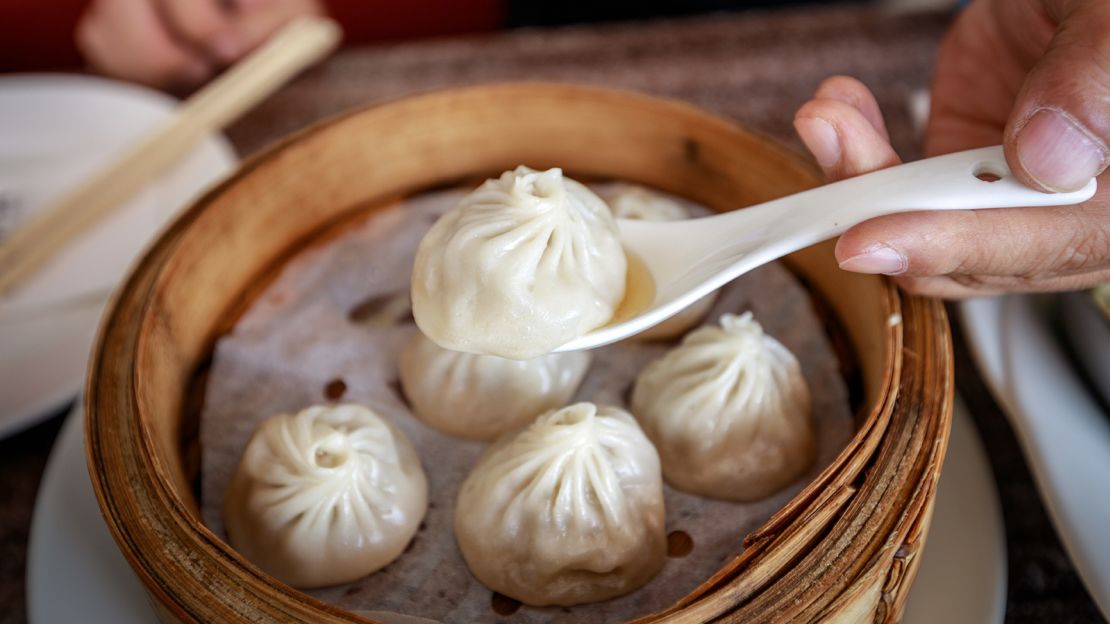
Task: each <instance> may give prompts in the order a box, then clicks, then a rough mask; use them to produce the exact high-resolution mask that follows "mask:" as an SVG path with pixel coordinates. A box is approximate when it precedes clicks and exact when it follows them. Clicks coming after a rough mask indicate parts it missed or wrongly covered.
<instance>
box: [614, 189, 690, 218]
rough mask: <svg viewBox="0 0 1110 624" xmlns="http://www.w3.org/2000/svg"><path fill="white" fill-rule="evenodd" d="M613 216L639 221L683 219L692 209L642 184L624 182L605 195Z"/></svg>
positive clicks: (688, 216)
mask: <svg viewBox="0 0 1110 624" xmlns="http://www.w3.org/2000/svg"><path fill="white" fill-rule="evenodd" d="M605 199H606V200H607V201H608V202H609V208H610V209H611V210H612V211H613V216H614V217H616V218H618V219H635V220H638V221H682V220H683V219H689V218H690V211H689V210H687V209H686V207H685V206H683V205H682V204H680V203H678V202H676V201H675V200H673V199H671V198H670V197H667V196H665V195H662V194H660V193H656V192H654V191H651V190H648V189H646V188H644V187H642V186H633V185H631V184H622V185H620V186H618V187H616V188H615V189H614V190H612V191H611V192H609V193H607V194H606V195H605Z"/></svg>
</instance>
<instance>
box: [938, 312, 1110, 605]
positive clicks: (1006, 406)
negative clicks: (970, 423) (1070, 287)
mask: <svg viewBox="0 0 1110 624" xmlns="http://www.w3.org/2000/svg"><path fill="white" fill-rule="evenodd" d="M1045 303H1046V300H1045V299H1044V298H1043V297H1041V298H1038V297H1031V296H1018V295H1010V296H1005V297H997V298H984V299H975V300H972V301H967V302H964V303H962V304H960V316H961V320H962V321H963V326H964V328H965V330H966V333H967V341H968V345H969V346H970V347H971V351H972V354H973V355H974V357H975V360H976V363H977V364H978V365H979V370H980V372H981V373H982V374H983V379H984V380H985V381H986V383H987V385H988V386H989V387H990V389H991V392H992V393H993V394H994V397H995V399H996V400H997V401H998V403H999V405H1001V407H1002V409H1003V410H1004V411H1005V412H1006V413H1007V415H1009V417H1010V423H1011V424H1012V425H1013V427H1014V432H1015V434H1016V435H1017V439H1018V442H1019V443H1020V444H1021V446H1022V449H1023V450H1024V452H1025V457H1026V459H1027V460H1028V461H1029V467H1030V469H1031V471H1032V473H1033V479H1034V481H1035V482H1036V483H1037V488H1038V490H1039V491H1040V493H1041V496H1042V497H1043V498H1044V501H1045V506H1046V507H1047V509H1048V514H1049V516H1050V517H1051V518H1052V522H1053V524H1054V525H1055V526H1056V530H1057V531H1058V532H1059V534H1060V539H1061V541H1062V542H1063V544H1064V548H1065V549H1066V550H1067V551H1068V554H1069V555H1070V556H1071V559H1072V561H1074V562H1075V567H1076V570H1077V571H1078V572H1079V576H1080V577H1081V578H1082V579H1083V582H1084V584H1085V585H1086V587H1087V590H1088V591H1090V593H1091V596H1092V597H1093V598H1094V600H1095V603H1097V604H1098V606H1099V609H1100V610H1101V611H1102V614H1103V615H1104V616H1107V617H1110V531H1108V530H1107V527H1108V526H1110V486H1107V482H1108V480H1110V417H1108V415H1107V414H1105V413H1104V412H1102V410H1101V409H1100V408H1099V406H1098V404H1097V403H1096V402H1095V399H1094V397H1092V396H1091V395H1090V393H1089V392H1088V391H1087V389H1086V388H1085V387H1084V386H1083V384H1082V382H1081V381H1080V380H1079V378H1078V377H1077V375H1076V374H1075V372H1074V370H1073V369H1072V367H1071V364H1070V363H1069V362H1068V360H1067V358H1066V356H1065V353H1064V351H1063V348H1062V347H1061V345H1060V344H1059V343H1058V342H1057V340H1056V337H1055V336H1054V335H1053V332H1052V327H1051V326H1050V324H1049V322H1048V319H1047V318H1046V314H1045V305H1044V304H1045Z"/></svg>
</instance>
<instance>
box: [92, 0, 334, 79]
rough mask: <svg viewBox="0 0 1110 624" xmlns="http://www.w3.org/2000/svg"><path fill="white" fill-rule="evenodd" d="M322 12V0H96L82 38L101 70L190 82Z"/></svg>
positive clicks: (94, 64)
mask: <svg viewBox="0 0 1110 624" xmlns="http://www.w3.org/2000/svg"><path fill="white" fill-rule="evenodd" d="M321 14H323V7H322V6H321V4H320V2H319V0H94V1H93V3H92V5H91V6H90V7H89V9H88V10H87V11H86V12H85V14H84V15H83V16H82V17H81V21H80V23H79V24H78V26H77V44H78V47H79V48H80V49H81V51H82V53H83V54H84V55H85V59H86V60H87V61H88V63H89V65H90V66H91V67H92V68H93V69H94V70H95V71H97V72H99V73H103V74H106V75H109V76H113V77H115V78H121V79H124V80H130V81H133V82H139V83H142V84H146V85H149V86H153V87H157V88H162V89H174V88H191V87H196V86H197V85H200V84H201V83H203V82H205V81H206V80H208V79H209V78H211V77H212V76H213V75H214V74H215V73H216V72H217V71H219V70H220V68H221V67H223V66H226V65H228V64H231V63H233V62H235V61H237V60H238V59H240V58H241V57H243V56H244V55H246V54H247V53H248V52H250V51H251V50H253V49H254V48H255V47H257V46H258V45H260V44H261V43H262V42H263V41H265V40H266V39H267V38H268V37H269V36H270V35H272V34H274V33H275V32H276V31H277V30H278V29H279V28H281V27H282V26H284V25H285V24H286V23H288V22H290V21H292V20H293V19H294V18H296V17H299V16H302V15H321Z"/></svg>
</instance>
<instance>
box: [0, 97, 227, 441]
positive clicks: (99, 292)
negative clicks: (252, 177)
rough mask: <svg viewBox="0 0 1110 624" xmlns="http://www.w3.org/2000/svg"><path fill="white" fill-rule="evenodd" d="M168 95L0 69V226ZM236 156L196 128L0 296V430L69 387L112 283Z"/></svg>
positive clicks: (132, 132) (168, 111)
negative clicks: (175, 154)
mask: <svg viewBox="0 0 1110 624" xmlns="http://www.w3.org/2000/svg"><path fill="white" fill-rule="evenodd" d="M176 105H177V102H176V100H173V99H172V98H170V97H168V96H166V95H164V94H161V93H158V92H156V91H150V90H147V89H143V88H141V87H136V86H133V85H126V84H122V83H116V82H112V81H108V80H103V79H99V78H91V77H86V76H63V75H41V76H38V75H25V76H10V77H3V78H0V203H3V204H4V206H3V207H0V229H5V230H7V229H10V228H11V227H12V226H13V224H15V223H18V222H19V221H20V219H21V218H26V216H27V215H29V214H32V213H33V212H34V211H35V210H37V209H39V208H42V207H43V206H45V205H46V204H47V203H49V202H50V201H51V200H53V199H55V198H56V197H58V195H60V194H61V193H62V192H63V191H64V190H65V189H67V188H71V187H72V186H73V185H74V184H75V183H76V182H78V181H79V180H80V179H81V178H83V177H84V176H87V175H88V174H90V173H91V172H93V171H95V170H96V168H97V167H98V166H101V165H103V163H105V162H106V161H107V160H108V159H110V158H111V157H112V156H114V155H116V154H119V153H120V152H121V151H122V150H124V149H125V148H126V147H127V146H128V145H130V144H131V143H133V142H134V141H135V140H136V139H137V138H138V137H139V136H140V135H142V134H143V133H144V132H145V131H147V130H149V129H151V128H153V127H155V126H156V125H157V124H159V123H161V122H163V121H165V120H166V119H168V118H169V117H170V116H172V115H173V112H174V108H175V106H176ZM234 164H235V155H234V152H233V151H232V149H231V146H230V145H229V144H228V143H227V141H226V140H225V139H224V138H223V137H222V136H211V137H207V138H205V139H204V140H203V141H202V142H200V143H199V144H198V146H197V147H196V149H194V150H193V152H192V153H190V154H189V155H188V156H187V157H185V158H183V159H182V160H181V162H180V163H178V164H177V165H176V166H174V167H173V168H172V169H170V170H169V171H167V172H166V173H165V174H164V175H162V176H160V177H159V178H158V179H156V180H152V181H151V182H150V183H149V184H148V185H147V187H146V188H145V189H143V190H142V191H141V192H140V193H138V194H137V195H136V196H135V197H134V198H132V199H131V200H130V201H128V202H127V203H126V204H125V205H123V206H121V207H120V209H119V210H117V211H116V212H114V213H113V214H112V215H111V216H110V217H108V218H107V219H105V220H104V221H102V222H101V223H99V224H98V225H97V226H95V227H94V228H92V229H91V230H90V231H89V232H87V233H85V234H84V235H82V236H81V237H79V238H78V239H76V240H74V241H73V242H72V243H71V244H70V245H68V246H67V247H66V249H64V250H63V251H62V252H61V253H59V254H58V255H57V256H56V257H55V258H53V259H52V260H51V261H50V262H49V263H48V264H47V265H46V266H45V267H44V268H43V269H42V270H41V271H40V272H39V273H37V274H36V275H35V276H34V277H32V278H31V279H30V280H29V281H28V282H27V283H25V284H22V285H20V286H19V287H18V288H17V289H16V290H15V291H14V292H12V293H10V294H9V295H6V296H4V297H3V298H2V299H0V437H2V436H5V435H8V434H11V433H14V432H15V431H17V430H18V429H20V428H23V427H26V426H28V425H30V424H32V423H33V422H35V420H36V419H37V418H39V417H42V416H44V415H46V414H47V413H49V410H50V409H51V408H55V407H58V406H60V405H61V404H62V403H64V402H65V401H66V400H68V399H69V398H72V397H73V395H74V394H76V393H77V391H78V390H79V388H80V385H81V383H82V381H83V379H84V374H85V364H86V360H87V359H88V352H89V348H90V346H91V344H92V340H93V336H94V334H95V332H96V327H97V321H98V320H99V318H100V312H101V309H102V308H103V307H104V302H105V301H106V300H107V298H108V294H109V293H110V291H111V289H112V288H113V287H114V286H115V284H116V283H117V282H118V281H119V280H120V279H121V278H122V276H123V275H125V274H126V271H127V269H128V267H129V265H130V264H131V261H132V260H133V259H134V258H135V257H136V256H137V255H138V254H139V253H140V251H141V250H142V249H144V248H145V247H146V244H147V242H148V241H150V240H151V238H153V236H154V235H155V234H156V233H157V232H158V231H159V230H160V229H161V228H162V226H163V225H164V224H165V223H166V222H167V221H169V220H170V219H171V218H172V217H173V215H174V214H176V213H177V211H178V210H179V209H180V208H181V207H182V206H183V205H185V204H187V203H188V202H189V201H190V200H192V199H193V198H194V197H195V196H196V195H197V194H198V193H199V192H200V191H202V190H204V189H205V188H207V187H208V186H209V185H210V184H211V183H212V182H213V181H214V180H216V179H218V178H220V177H222V176H223V175H224V174H226V173H227V172H228V171H230V170H231V169H232V167H233V166H234Z"/></svg>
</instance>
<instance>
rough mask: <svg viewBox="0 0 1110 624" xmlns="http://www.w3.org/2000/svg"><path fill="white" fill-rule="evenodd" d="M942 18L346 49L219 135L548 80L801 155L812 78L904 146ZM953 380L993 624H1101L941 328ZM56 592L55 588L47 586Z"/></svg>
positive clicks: (238, 137)
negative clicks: (964, 419)
mask: <svg viewBox="0 0 1110 624" xmlns="http://www.w3.org/2000/svg"><path fill="white" fill-rule="evenodd" d="M949 18H950V16H948V15H941V14H924V15H922V14H917V15H890V14H885V13H883V12H882V11H880V10H879V9H876V8H873V7H839V8H831V9H830V8H810V9H793V10H790V11H782V12H763V13H758V12H754V13H744V14H733V15H726V14H721V15H712V16H706V17H698V18H690V19H682V20H666V21H658V22H636V23H625V24H609V25H602V26H588V27H567V28H559V29H545V30H518V31H512V32H506V33H502V34H494V35H485V36H479V37H467V38H457V39H445V40H439V41H426V42H417V43H405V44H397V45H390V46H381V47H372V48H360V49H352V50H346V51H344V52H342V53H340V54H339V55H338V56H336V57H334V58H333V59H331V60H330V61H328V62H327V63H325V64H324V65H322V66H321V67H319V68H316V69H314V70H312V71H310V72H309V73H307V74H306V75H304V76H302V77H301V78H299V79H298V80H296V81H295V82H294V83H292V84H290V85H289V86H287V87H286V88H284V89H283V90H282V91H281V92H279V93H278V94H277V95H275V96H274V97H273V98H271V99H270V100H269V101H267V102H266V103H265V104H264V105H262V106H260V107H259V108H258V109H256V110H255V111H253V112H252V113H250V114H249V115H247V116H246V117H245V118H244V119H243V120H241V121H240V122H239V123H237V124H236V125H235V126H233V127H232V128H231V129H230V130H229V132H228V134H229V136H230V138H231V140H232V142H233V143H234V144H235V146H236V147H237V148H238V150H239V151H240V153H241V154H244V155H249V154H251V153H252V152H254V151H256V150H258V149H259V148H261V147H263V146H265V145H266V144H268V143H270V142H271V141H273V140H274V139H275V138H277V137H280V136H282V135H284V134H286V133H288V132H290V131H293V130H296V129H298V128H301V127H303V126H304V125H306V124H308V123H311V122H313V121H315V120H318V119H320V118H322V117H325V116H327V115H330V114H332V113H335V112H338V111H342V110H345V109H347V108H351V107H354V106H359V105H363V104H366V103H369V102H378V101H383V100H387V99H393V98H397V97H400V96H403V95H407V94H411V93H415V92H420V91H427V90H431V89H438V88H443V87H449V86H458V85H466V84H474V83H482V82H490V81H502V80H555V81H568V82H583V83H592V84H600V85H607V86H612V87H623V88H628V89H635V90H639V91H644V92H647V93H653V94H657V95H662V96H668V97H673V98H679V99H682V100H687V101H690V102H693V103H695V104H698V105H699V106H702V107H705V108H707V109H709V110H712V111H715V112H717V113H720V114H723V115H726V116H729V117H732V118H734V119H737V120H739V121H741V122H742V123H744V124H746V125H748V126H750V127H752V128H755V129H757V130H759V131H761V132H763V133H765V134H767V135H769V136H772V137H774V138H777V139H780V140H782V141H784V142H786V143H787V144H789V145H791V146H793V147H795V148H796V149H801V146H800V143H799V142H798V141H797V139H795V138H794V135H793V131H792V129H791V120H792V116H793V111H794V110H795V109H796V108H797V107H798V106H799V105H800V104H801V103H802V102H804V101H805V100H806V99H807V98H808V97H809V95H810V94H811V93H812V92H813V90H814V89H815V87H816V86H817V84H818V83H819V82H820V81H821V80H822V79H823V78H825V77H826V76H829V75H831V74H835V73H847V74H852V75H854V76H856V77H858V78H860V79H862V80H863V81H864V82H866V83H867V84H868V85H870V86H871V87H872V89H874V91H875V94H876V96H877V97H878V100H879V103H880V104H881V105H882V107H883V110H884V112H885V113H886V116H887V123H888V125H889V130H890V134H891V137H892V140H893V142H894V145H895V147H896V148H897V149H898V151H899V152H900V153H901V154H902V156H903V157H904V158H907V159H912V158H916V157H918V155H919V143H918V138H917V136H916V134H915V132H914V130H913V128H912V125H911V122H910V114H909V109H908V106H907V102H908V99H909V97H910V95H911V94H912V93H913V92H914V91H916V90H919V89H921V88H923V87H925V86H927V84H928V81H929V73H930V68H931V66H932V62H933V57H934V55H935V53H936V49H937V45H938V43H939V41H940V37H941V35H942V33H943V31H944V29H945V27H946V25H947V23H948V21H949ZM956 375H957V383H958V388H959V391H960V392H961V394H962V395H963V397H964V399H965V401H966V403H967V405H968V407H969V408H970V411H971V413H972V415H973V416H974V420H975V424H976V426H977V428H978V430H979V433H980V434H981V435H982V437H983V441H984V443H985V445H986V447H987V450H988V452H989V454H990V460H991V467H992V469H993V471H994V476H995V479H996V480H997V483H998V489H999V492H1000V495H1001V500H1002V507H1003V513H1004V516H1005V524H1006V542H1007V548H1008V551H1009V585H1008V587H1009V589H1008V596H1007V601H1008V611H1007V616H1006V621H1007V622H1012V623H1037V624H1040V623H1078V622H1101V621H1103V619H1102V617H1101V616H1100V615H1099V613H1098V611H1097V609H1096V607H1095V606H1094V604H1093V603H1092V601H1091V599H1090V596H1089V595H1088V594H1087V592H1086V590H1085V589H1084V587H1083V585H1082V583H1081V582H1080V580H1079V578H1078V577H1077V576H1076V573H1075V570H1074V568H1073V567H1072V565H1071V562H1070V561H1069V560H1068V557H1067V555H1066V554H1065V553H1064V551H1063V550H1062V548H1061V546H1060V541H1059V539H1058V537H1057V536H1056V533H1055V531H1054V530H1053V528H1052V525H1051V524H1050V523H1049V520H1048V517H1047V515H1046V514H1045V510H1044V506H1043V504H1042V502H1041V499H1040V497H1039V496H1038V494H1037V491H1036V488H1035V487H1034V485H1033V482H1032V479H1031V478H1030V474H1029V470H1028V468H1027V466H1026V464H1025V461H1024V460H1023V458H1022V456H1021V452H1020V450H1019V448H1018V446H1017V442H1016V440H1015V438H1014V435H1013V432H1012V430H1011V429H1010V426H1009V425H1008V424H1007V422H1006V419H1005V418H1004V416H1003V415H1002V413H1001V412H1000V410H999V408H998V406H997V405H996V404H995V403H994V401H993V400H992V398H991V397H990V395H989V394H988V392H987V390H986V388H985V387H984V386H983V383H982V380H981V379H980V378H979V376H978V374H977V373H976V372H975V369H974V366H973V364H972V362H971V360H970V359H969V356H968V353H967V350H966V348H965V346H964V343H963V341H962V339H961V337H960V335H959V331H958V328H957V332H956ZM62 414H64V411H63V412H59V414H58V415H56V416H54V417H53V418H51V419H50V420H47V421H46V422H44V423H43V424H41V425H39V426H37V427H34V428H33V429H31V430H28V431H26V432H24V433H22V434H19V435H17V436H15V437H12V438H9V439H7V440H4V441H2V442H0V622H3V623H7V622H22V621H24V620H25V619H26V609H25V604H24V566H25V559H26V545H27V536H28V531H29V525H30V520H31V511H32V508H33V504H34V497H35V491H36V489H37V487H38V482H39V479H40V477H41V474H42V469H43V466H44V465H45V462H46V458H47V454H48V452H49V450H50V447H51V445H52V443H53V440H54V437H55V436H56V434H57V432H58V429H59V427H60V425H61V420H62ZM59 589H63V588H59Z"/></svg>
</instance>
